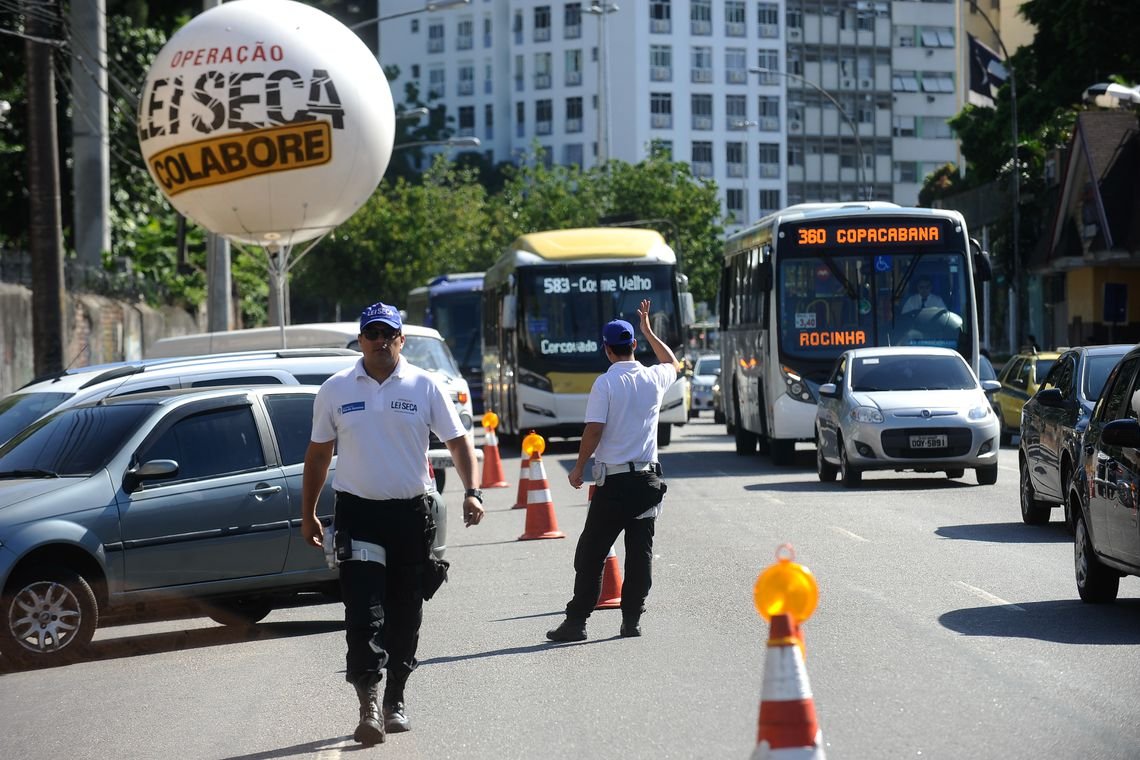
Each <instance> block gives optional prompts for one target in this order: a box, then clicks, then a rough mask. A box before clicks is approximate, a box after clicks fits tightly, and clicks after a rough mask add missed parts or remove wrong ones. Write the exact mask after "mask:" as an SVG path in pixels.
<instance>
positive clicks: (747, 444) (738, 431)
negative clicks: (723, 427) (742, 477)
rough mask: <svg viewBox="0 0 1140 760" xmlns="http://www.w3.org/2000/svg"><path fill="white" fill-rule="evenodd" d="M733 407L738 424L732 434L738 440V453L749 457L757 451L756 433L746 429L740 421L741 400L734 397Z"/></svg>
mask: <svg viewBox="0 0 1140 760" xmlns="http://www.w3.org/2000/svg"><path fill="white" fill-rule="evenodd" d="M732 408H733V409H735V410H736V414H735V415H734V416H735V418H736V425H735V426H734V427H733V430H732V434H733V437H734V440H735V442H736V453H737V454H738V455H739V456H742V457H747V456H752V455H753V454H755V453H756V443H757V438H756V434H755V433H752V432H749V431H747V430H745V429H744V425H742V424H741V422H740V402H739V401H737V400H736V399H733V402H732Z"/></svg>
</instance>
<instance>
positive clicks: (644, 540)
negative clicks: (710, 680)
mask: <svg viewBox="0 0 1140 760" xmlns="http://www.w3.org/2000/svg"><path fill="white" fill-rule="evenodd" d="M637 313H638V315H639V316H640V318H641V332H642V334H643V335H644V336H645V338H646V340H647V341H649V346H650V347H651V348H652V349H653V353H654V355H655V356H656V357H657V361H658V362H660V363H659V364H655V365H653V366H648V367H647V366H645V365H643V364H642V363H641V362H639V361H637V359H635V358H634V350H635V349H636V348H637V340H636V339H634V337H633V326H632V325H631V324H630V323H629V322H626V321H625V320H623V319H615V320H613V321H612V322H609V323H608V324H606V326H605V327H604V328H602V343H604V344H605V351H606V357H607V358H608V359H609V360H610V368H609V370H607V371H606V373H605V374H604V375H602V376H601V377H599V378H598V379H597V380H596V381H594V387H593V388H592V389H591V390H590V397H589V400H588V401H587V402H586V428H585V430H584V431H583V433H582V443H581V446H580V447H579V448H578V461H577V462H576V463H575V464H574V469H572V470H571V471H570V476H569V478H570V485H572V486H574V487H575V488H581V487H582V481H583V477H582V473H583V470H584V469H585V467H586V462H587V461H589V459H590V457H591V456H593V457H594V473H593V474H594V480H595V482H596V484H597V488H596V489H595V491H594V498H593V500H592V502H591V504H590V511H589V513H587V515H586V525H585V527H583V528H582V535H581V537H580V538H579V539H578V547H577V549H576V551H575V552H574V597H573V598H572V599H571V600H570V602H569V604H567V605H566V619H565V620H564V621H563V622H562V624H561V625H559V626H558V627H557V628H555V629H554V630H552V631H548V632H547V634H546V637H547V638H548V639H550V640H551V641H582V640H584V639H585V638H586V618H588V617H589V616H590V613H591V612H593V610H594V607H595V606H596V605H597V603H598V595H599V594H600V593H601V591H602V573H603V572H604V570H605V562H606V556H607V555H608V554H609V551H610V547H611V546H613V543H614V541H616V540H617V537H618V534H619V533H621V532H622V531H625V581H624V583H623V584H622V589H621V617H622V624H621V629H620V633H621V635H622V636H640V635H641V613H642V612H643V611H644V609H645V607H644V605H645V598H646V597H647V596H648V595H649V587H650V586H651V585H652V583H653V575H652V571H653V529H654V523H655V521H656V519H657V515H658V514H660V512H661V498H662V496H664V495H665V482H664V481H663V480H662V479H661V465H660V464H659V463H658V461H657V420H658V417H659V416H660V413H661V399H662V397H663V396H664V395H665V391H666V389H667V388H668V387H669V386H670V385H672V384H673V383H674V382H676V380H677V371H678V369H679V366H678V364H677V357H676V356H674V355H673V351H672V350H670V348H669V347H668V346H666V345H665V344H664V343H662V342H661V339H660V338H658V337H657V335H655V334H654V332H653V328H652V327H651V326H650V324H649V300H648V299H646V300H644V301H642V302H641V306H640V308H639V309H638V310H637Z"/></svg>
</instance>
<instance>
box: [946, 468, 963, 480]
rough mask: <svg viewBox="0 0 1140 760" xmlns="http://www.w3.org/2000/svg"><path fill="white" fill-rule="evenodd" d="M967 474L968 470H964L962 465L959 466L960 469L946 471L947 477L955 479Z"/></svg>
mask: <svg viewBox="0 0 1140 760" xmlns="http://www.w3.org/2000/svg"><path fill="white" fill-rule="evenodd" d="M965 474H966V470H964V469H963V468H961V467H959V468H958V469H955V470H947V471H946V477H948V478H950V479H951V480H953V479H955V478H960V477H962V476H963V475H965Z"/></svg>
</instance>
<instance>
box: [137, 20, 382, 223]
mask: <svg viewBox="0 0 1140 760" xmlns="http://www.w3.org/2000/svg"><path fill="white" fill-rule="evenodd" d="M138 116H139V118H138V125H139V144H140V146H141V147H142V154H143V157H144V158H145V160H146V165H147V169H148V170H149V171H150V175H151V177H152V178H153V179H154V181H155V182H157V183H158V186H159V187H160V188H161V189H162V192H163V193H164V194H165V195H166V197H167V199H169V201H170V203H171V205H173V206H174V208H175V209H177V210H178V211H179V212H180V213H182V214H184V215H186V216H187V217H190V218H191V219H193V220H194V221H195V222H197V223H198V224H200V225H201V226H203V227H204V228H206V229H207V230H209V231H210V232H213V233H216V234H218V235H223V236H225V237H227V238H229V239H231V240H234V241H236V242H244V243H250V244H255V245H262V246H265V245H276V244H283V245H292V244H294V243H299V242H302V241H305V240H311V239H312V238H315V237H318V236H320V235H323V234H324V233H326V232H328V231H329V230H331V229H332V228H334V227H336V226H337V225H339V224H340V223H341V222H343V221H344V220H345V219H347V218H348V217H350V216H352V214H353V213H354V212H355V211H356V210H357V209H358V208H360V206H361V205H363V204H364V202H365V201H366V200H368V197H369V196H370V195H371V194H372V192H373V191H374V190H375V189H376V186H377V185H378V184H379V182H380V179H381V177H383V176H384V171H385V170H386V169H387V168H388V161H389V159H390V158H391V156H392V142H393V139H394V137H395V121H396V117H395V111H394V108H393V104H392V92H391V90H390V89H389V87H388V80H387V79H386V78H385V76H384V72H383V71H382V70H381V68H380V64H379V62H378V61H377V60H376V58H375V57H374V56H373V55H372V53H371V52H370V51H369V50H368V47H367V46H366V45H365V44H364V43H363V42H362V41H361V40H360V38H359V37H357V36H356V35H355V34H354V33H353V32H352V31H351V30H349V29H348V28H347V27H346V26H344V25H343V24H341V23H340V22H339V21H337V20H336V19H334V18H333V17H332V16H329V15H328V14H326V13H324V12H322V11H319V10H317V9H316V8H311V7H309V6H307V5H303V4H301V3H298V2H293V1H292V0H235V1H234V2H227V3H223V4H222V5H219V6H216V7H214V8H211V9H210V10H208V11H206V12H205V13H202V14H200V15H198V16H196V17H194V18H193V19H191V20H190V22H189V23H187V24H186V25H185V26H183V27H182V28H181V29H179V30H178V32H177V33H176V34H175V35H174V36H173V37H171V39H170V41H169V42H167V43H166V45H165V46H164V47H163V48H162V50H161V51H160V52H159V54H158V57H157V58H156V59H155V61H154V64H153V65H152V66H151V68H150V71H149V73H148V75H147V78H146V83H145V86H144V88H143V94H142V98H141V100H140V102H139V115H138Z"/></svg>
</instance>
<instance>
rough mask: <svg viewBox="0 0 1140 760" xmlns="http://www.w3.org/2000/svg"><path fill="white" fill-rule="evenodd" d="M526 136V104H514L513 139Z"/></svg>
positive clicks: (520, 102)
mask: <svg viewBox="0 0 1140 760" xmlns="http://www.w3.org/2000/svg"><path fill="white" fill-rule="evenodd" d="M525 136H526V103H523V102H522V101H519V102H518V103H515V137H525Z"/></svg>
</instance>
